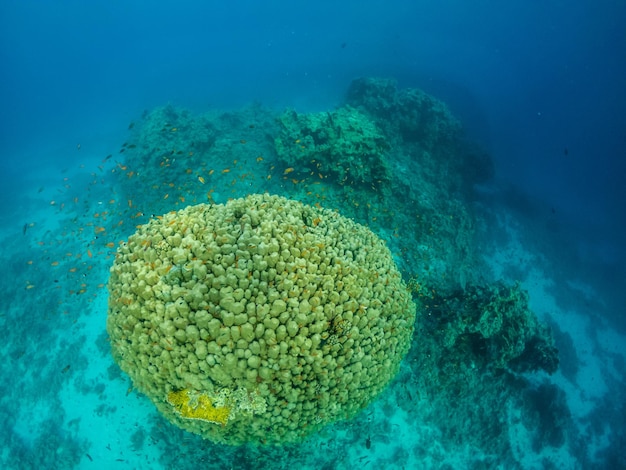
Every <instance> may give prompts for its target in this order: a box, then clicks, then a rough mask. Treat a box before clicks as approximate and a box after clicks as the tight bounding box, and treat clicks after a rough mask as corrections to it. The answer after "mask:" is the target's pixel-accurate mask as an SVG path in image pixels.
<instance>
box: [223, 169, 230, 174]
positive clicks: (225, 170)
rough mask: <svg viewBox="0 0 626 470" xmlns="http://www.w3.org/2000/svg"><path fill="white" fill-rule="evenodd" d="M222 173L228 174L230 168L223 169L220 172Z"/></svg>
mask: <svg viewBox="0 0 626 470" xmlns="http://www.w3.org/2000/svg"><path fill="white" fill-rule="evenodd" d="M222 173H230V168H224V169H223V170H222Z"/></svg>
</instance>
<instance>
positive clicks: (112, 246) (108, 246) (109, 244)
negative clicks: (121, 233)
mask: <svg viewBox="0 0 626 470" xmlns="http://www.w3.org/2000/svg"><path fill="white" fill-rule="evenodd" d="M106 247H107V248H114V247H115V243H113V242H109V243H107V244H106Z"/></svg>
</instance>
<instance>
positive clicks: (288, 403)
mask: <svg viewBox="0 0 626 470" xmlns="http://www.w3.org/2000/svg"><path fill="white" fill-rule="evenodd" d="M109 289H110V300H109V316H108V323H107V329H108V333H109V335H110V337H111V345H112V349H113V354H114V357H115V359H116V361H117V362H118V364H119V365H120V366H121V368H122V369H123V370H124V371H125V372H126V373H128V375H129V376H130V377H131V378H132V380H133V383H134V385H135V387H136V388H137V389H138V390H139V391H141V392H143V393H144V394H146V395H147V396H148V397H149V398H150V399H151V400H152V401H153V402H154V404H155V405H156V407H157V408H158V409H159V410H160V412H161V413H163V415H164V416H165V417H167V418H168V419H169V420H170V421H171V422H172V423H174V424H176V425H177V426H179V427H181V428H183V429H186V430H188V431H191V432H194V433H197V434H200V435H202V436H203V437H205V438H207V439H210V440H212V441H215V442H222V443H228V444H241V443H244V442H254V443H273V444H276V443H286V442H295V441H299V440H301V439H302V438H304V437H305V436H307V435H309V434H311V433H312V432H315V431H316V430H318V429H320V428H321V427H322V426H324V425H326V424H329V423H332V422H334V421H336V420H340V419H346V418H350V417H352V416H354V415H355V414H356V413H358V412H359V411H360V410H361V409H362V408H364V407H365V406H367V405H368V403H370V402H371V401H372V400H373V399H374V398H375V397H376V396H377V395H378V394H379V393H380V392H381V391H382V390H383V389H384V388H385V386H386V385H387V384H388V383H389V381H390V380H391V379H392V378H393V377H394V375H395V374H396V373H397V371H398V369H399V365H400V361H401V360H402V358H403V357H404V356H405V354H406V353H407V351H408V349H409V345H410V341H411V336H412V333H413V323H414V320H415V305H414V304H413V302H412V300H411V295H410V292H409V291H408V290H407V287H406V285H405V284H404V282H403V281H402V278H401V275H400V273H399V272H398V269H397V268H396V266H395V263H394V261H393V258H392V256H391V253H390V252H389V250H388V248H387V247H386V246H385V244H384V242H383V241H382V240H380V239H379V238H378V237H377V236H376V235H374V234H373V233H372V232H371V231H370V230H369V229H368V228H366V227H364V226H362V225H359V224H357V223H355V222H353V221H351V220H349V219H347V218H345V217H343V216H341V215H339V214H338V213H336V212H334V211H330V210H327V209H322V208H317V207H313V206H307V205H304V204H302V203H300V202H296V201H293V200H289V199H285V198H282V197H278V196H270V195H268V194H263V195H251V196H248V197H246V198H243V199H236V200H231V201H229V202H228V203H227V204H223V205H222V204H220V205H205V204H200V205H196V206H189V207H187V208H185V209H183V210H180V211H178V212H172V213H169V214H166V215H164V216H163V217H157V218H154V219H152V220H151V221H150V222H149V223H147V224H146V225H143V226H141V227H140V228H139V229H138V230H137V232H136V233H135V234H134V235H133V236H131V237H130V238H129V240H128V242H127V243H126V244H124V245H122V246H121V247H120V248H119V250H118V254H117V258H116V261H115V263H114V265H113V267H112V268H111V278H110V283H109Z"/></svg>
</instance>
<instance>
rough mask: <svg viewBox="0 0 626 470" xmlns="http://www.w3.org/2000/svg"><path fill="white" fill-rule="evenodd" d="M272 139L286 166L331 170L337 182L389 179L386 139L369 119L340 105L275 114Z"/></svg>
mask: <svg viewBox="0 0 626 470" xmlns="http://www.w3.org/2000/svg"><path fill="white" fill-rule="evenodd" d="M278 122H279V124H280V134H279V135H278V137H276V139H275V140H274V144H275V148H276V153H277V154H278V157H279V158H280V159H281V160H282V161H283V162H284V163H285V165H287V166H288V167H296V168H298V169H299V170H300V171H302V168H303V167H304V168H307V169H308V171H307V172H306V173H309V172H310V171H313V172H315V173H320V174H322V175H329V174H332V175H333V176H335V177H336V179H337V180H338V181H339V182H340V183H341V184H344V183H346V184H354V183H358V184H366V185H367V186H368V187H370V186H371V187H374V188H376V187H379V186H381V185H383V184H388V183H389V180H390V179H391V173H390V170H389V166H388V164H387V162H386V160H385V152H386V151H388V150H389V143H388V142H387V139H386V138H385V136H384V135H383V133H382V132H381V131H380V130H379V129H378V127H377V126H376V124H375V123H374V121H373V120H372V119H370V118H369V117H368V116H366V115H365V114H363V113H362V112H360V111H358V110H356V109H354V108H352V107H350V106H344V107H341V108H339V109H337V110H336V111H329V112H322V113H312V114H298V113H296V112H295V111H293V110H289V111H285V112H284V113H283V114H282V115H280V116H279V117H278Z"/></svg>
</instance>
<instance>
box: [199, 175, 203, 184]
mask: <svg viewBox="0 0 626 470" xmlns="http://www.w3.org/2000/svg"><path fill="white" fill-rule="evenodd" d="M198 181H200V182H201V183H202V184H204V178H203V177H202V176H198Z"/></svg>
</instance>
